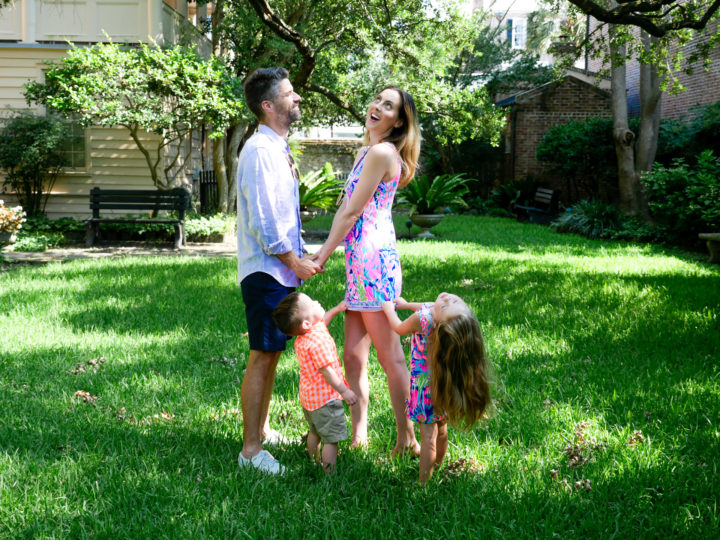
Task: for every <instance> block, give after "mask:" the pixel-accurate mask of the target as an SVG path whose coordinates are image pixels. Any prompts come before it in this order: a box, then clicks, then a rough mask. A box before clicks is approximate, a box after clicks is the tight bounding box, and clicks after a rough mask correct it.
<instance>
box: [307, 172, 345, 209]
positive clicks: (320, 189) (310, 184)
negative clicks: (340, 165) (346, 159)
mask: <svg viewBox="0 0 720 540" xmlns="http://www.w3.org/2000/svg"><path fill="white" fill-rule="evenodd" d="M299 189H300V209H301V210H309V209H310V208H318V209H320V210H333V209H334V208H335V206H336V204H337V200H338V197H339V196H340V193H342V189H343V185H342V182H340V181H339V180H338V178H337V175H336V174H335V172H334V171H333V168H332V165H331V164H330V163H325V165H324V166H323V168H322V169H318V170H317V171H313V172H311V173H308V174H304V175H303V176H302V178H300V185H299Z"/></svg>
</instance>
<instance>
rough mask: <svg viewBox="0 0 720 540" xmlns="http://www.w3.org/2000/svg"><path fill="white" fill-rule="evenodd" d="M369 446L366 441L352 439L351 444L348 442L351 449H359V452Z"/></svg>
mask: <svg viewBox="0 0 720 540" xmlns="http://www.w3.org/2000/svg"><path fill="white" fill-rule="evenodd" d="M369 445H370V442H369V440H368V439H357V440H356V439H353V440H352V442H350V448H351V449H355V448H359V449H360V450H367V448H368V446H369Z"/></svg>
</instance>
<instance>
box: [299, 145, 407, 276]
mask: <svg viewBox="0 0 720 540" xmlns="http://www.w3.org/2000/svg"><path fill="white" fill-rule="evenodd" d="M395 159H396V154H395V150H393V149H392V148H391V147H390V146H389V145H387V144H376V145H375V146H373V147H372V148H370V150H368V153H367V156H366V157H365V163H364V164H363V169H362V172H361V173H360V178H359V179H358V182H357V185H356V186H355V190H354V191H353V194H352V197H350V198H349V200H348V198H347V197H346V198H345V199H344V200H343V203H342V205H340V208H339V209H338V211H337V213H336V214H335V217H334V218H333V222H332V226H331V228H330V234H329V235H328V238H327V240H325V243H324V244H323V245H322V246H320V249H319V250H318V251H317V253H316V254H315V256H314V257H313V260H314V261H315V262H317V264H319V265H320V266H325V263H326V262H327V260H328V259H329V258H330V255H332V252H333V251H335V248H336V247H337V246H338V245H339V244H340V242H342V241H343V239H344V238H345V237H346V236H347V235H348V233H349V232H350V229H352V228H353V226H354V225H355V222H356V221H357V220H358V219H359V218H360V216H361V215H362V213H363V211H364V210H365V207H366V206H367V204H368V202H370V199H371V198H372V196H373V194H374V193H375V191H376V190H377V188H378V186H379V185H380V182H381V181H383V180H384V179H385V178H386V177H387V176H388V175H389V172H390V171H391V170H392V166H393V165H394V164H395Z"/></svg>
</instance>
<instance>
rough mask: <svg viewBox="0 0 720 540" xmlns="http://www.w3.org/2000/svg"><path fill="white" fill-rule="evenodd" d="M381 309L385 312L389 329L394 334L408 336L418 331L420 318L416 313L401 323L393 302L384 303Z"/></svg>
mask: <svg viewBox="0 0 720 540" xmlns="http://www.w3.org/2000/svg"><path fill="white" fill-rule="evenodd" d="M382 309H383V311H384V312H385V316H386V317H387V319H388V322H389V323H390V328H392V329H393V330H395V333H396V334H399V335H401V336H407V335H408V334H413V333H415V332H419V331H420V317H419V316H418V314H417V313H413V314H412V315H410V316H409V317H408V318H407V319H405V320H404V321H401V320H400V317H398V315H397V313H396V312H395V302H393V301H389V302H384V303H383V305H382Z"/></svg>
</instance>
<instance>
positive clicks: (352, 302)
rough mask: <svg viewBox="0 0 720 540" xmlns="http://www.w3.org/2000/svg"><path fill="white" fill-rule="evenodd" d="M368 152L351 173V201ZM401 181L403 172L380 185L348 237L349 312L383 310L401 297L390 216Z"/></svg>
mask: <svg viewBox="0 0 720 540" xmlns="http://www.w3.org/2000/svg"><path fill="white" fill-rule="evenodd" d="M381 144H390V143H381ZM391 146H392V145H391ZM393 148H394V147H393ZM369 149H370V147H369V146H368V147H367V148H365V150H364V151H363V153H362V155H361V156H360V158H359V159H358V160H357V162H356V163H355V166H354V167H353V170H352V171H351V172H350V176H349V177H348V184H347V187H346V188H345V196H346V197H347V198H348V200H350V197H352V194H353V192H354V191H355V187H356V186H357V182H358V179H359V178H360V172H361V171H362V168H363V164H364V163H365V156H367V153H368V150H369ZM398 161H400V158H399V157H398ZM401 166H402V164H401ZM399 180H400V171H398V174H397V176H396V177H395V178H393V179H392V180H390V181H388V182H380V185H379V186H378V188H377V190H376V191H375V193H374V194H373V196H372V199H370V202H368V204H367V205H366V206H365V210H363V213H362V216H360V218H359V219H358V220H357V221H356V222H355V225H354V227H353V228H352V229H351V230H350V232H349V233H348V235H347V236H346V237H345V274H346V285H347V287H346V290H345V301H346V302H347V309H349V310H353V311H380V310H381V309H382V304H383V302H385V301H387V300H394V299H396V298H397V297H398V296H400V290H401V288H402V272H401V270H400V257H399V256H398V251H397V244H396V240H395V227H394V226H393V221H392V214H391V209H392V203H393V198H394V197H395V192H396V191H397V187H398V182H399Z"/></svg>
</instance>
